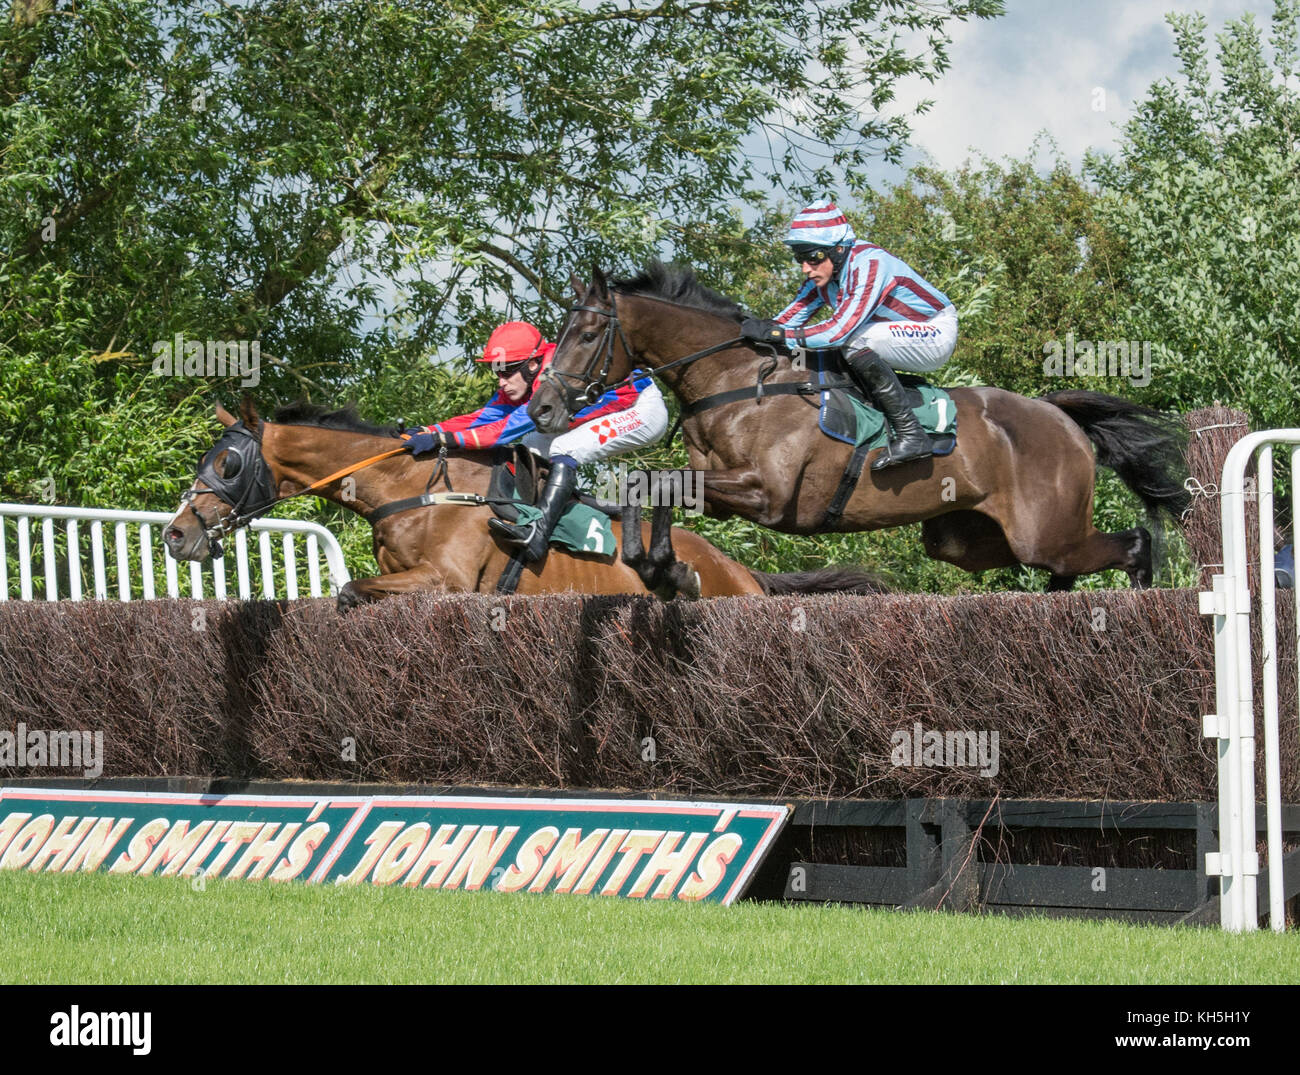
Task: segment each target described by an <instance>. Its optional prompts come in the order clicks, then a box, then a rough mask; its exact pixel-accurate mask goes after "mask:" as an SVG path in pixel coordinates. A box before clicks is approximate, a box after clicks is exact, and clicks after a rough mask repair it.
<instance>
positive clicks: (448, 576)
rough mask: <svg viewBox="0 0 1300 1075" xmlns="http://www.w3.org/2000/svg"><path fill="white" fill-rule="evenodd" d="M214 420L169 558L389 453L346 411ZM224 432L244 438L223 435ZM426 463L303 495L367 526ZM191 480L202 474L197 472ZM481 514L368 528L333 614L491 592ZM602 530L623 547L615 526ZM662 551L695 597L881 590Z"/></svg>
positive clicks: (208, 551) (556, 588)
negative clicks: (680, 569) (369, 561)
mask: <svg viewBox="0 0 1300 1075" xmlns="http://www.w3.org/2000/svg"><path fill="white" fill-rule="evenodd" d="M216 413H217V417H218V419H220V421H221V423H222V425H224V426H225V427H226V429H227V435H226V439H227V440H228V443H229V445H230V446H229V447H227V448H224V449H223V450H222V451H220V452H218V453H216V454H215V456H212V457H211V458H210V459H209V457H208V456H205V459H206V460H208V462H209V463H210V467H211V469H209V470H207V471H206V474H207V478H206V480H204V481H202V482H196V483H195V485H194V487H193V489H191V490H190V492H188V493H186V494H185V496H186V502H185V503H184V504H182V506H181V509H180V510H179V511H178V512H177V513H176V516H175V517H174V518H173V519H172V521H171V522H170V523H169V524H168V526H167V527H166V528H165V530H164V532H163V541H164V543H165V544H166V546H167V548H168V550H169V551H170V553H171V555H172V556H173V557H174V558H175V559H177V560H206V559H208V558H209V557H210V556H212V555H216V554H217V553H216V551H215V549H214V544H215V543H216V541H217V540H218V539H219V537H220V536H221V535H222V534H224V533H225V532H228V531H229V530H232V529H235V528H236V527H237V526H239V525H242V524H243V523H244V522H247V521H248V520H249V519H250V518H252V517H253V516H255V515H258V514H261V513H262V511H264V510H266V508H267V507H269V506H271V505H273V504H274V503H275V502H277V501H278V500H280V499H283V498H285V497H289V496H293V495H294V494H296V493H300V492H302V491H303V490H305V489H307V488H308V487H309V486H311V485H313V484H314V483H316V482H318V481H320V480H322V479H324V478H327V477H329V476H330V475H332V474H334V473H335V472H336V471H338V470H339V469H340V468H342V467H345V466H347V465H348V464H352V463H356V462H359V461H361V460H364V459H367V458H370V457H372V456H376V455H381V454H383V453H385V452H391V451H392V449H393V448H394V447H395V446H398V445H400V442H399V441H397V440H396V437H397V435H398V430H397V429H396V428H386V427H381V426H374V425H370V424H369V423H367V422H364V421H362V420H361V419H360V418H358V417H357V416H356V414H355V413H354V412H353V411H352V410H351V409H350V408H348V409H344V410H342V411H333V412H327V411H326V410H325V409H324V408H320V407H311V406H308V405H303V404H297V405H295V406H292V407H288V408H282V409H280V410H279V411H277V412H276V416H275V421H270V422H267V421H262V420H261V419H260V418H259V417H258V415H257V411H256V409H255V408H254V407H253V405H252V403H251V402H249V401H247V400H245V402H244V404H243V407H242V408H241V415H240V418H239V419H237V418H235V416H234V415H232V414H230V413H229V412H228V411H226V410H225V408H223V407H221V406H220V405H218V407H217V412H216ZM232 428H233V429H234V430H236V431H238V430H245V431H247V432H246V433H240V434H239V436H236V437H232V436H231V433H232ZM219 443H220V442H219ZM209 455H211V453H209ZM492 463H493V458H492V453H490V452H481V451H480V452H471V451H465V452H449V453H448V454H447V456H446V470H445V473H444V474H441V475H439V477H438V479H437V481H436V482H435V483H434V488H435V491H436V490H437V489H442V490H444V491H445V490H446V489H447V488H448V486H450V488H451V489H453V490H455V491H456V492H458V493H476V494H478V495H480V496H486V495H487V493H488V481H489V478H490V475H491V471H492ZM436 465H438V464H437V461H436V459H434V458H432V457H431V458H429V459H415V458H413V457H412V456H410V455H408V454H406V453H405V452H400V453H399V454H396V455H393V456H391V458H387V459H384V460H382V461H380V462H377V463H375V464H373V465H371V466H367V467H365V468H363V469H361V470H357V471H356V472H355V474H352V475H349V476H347V477H344V478H341V479H339V480H336V481H332V482H330V483H329V484H327V485H324V486H322V487H321V488H319V489H317V490H314V492H315V494H316V495H318V496H322V497H324V498H325V499H327V500H331V501H333V502H334V503H336V504H341V505H343V506H344V507H346V508H349V509H351V510H352V511H355V512H357V513H359V514H360V515H362V516H363V517H367V518H368V517H370V516H371V515H372V514H374V513H375V512H376V511H377V510H378V509H379V508H380V507H382V506H383V505H386V504H391V503H394V502H395V501H399V500H402V499H405V498H407V497H414V496H419V495H421V494H422V493H425V492H426V491H427V490H428V488H429V486H430V478H431V477H432V476H433V474H434V468H435V466H436ZM200 472H201V473H204V472H205V471H204V468H203V467H202V466H201V467H200ZM490 514H491V508H490V507H488V506H473V505H470V506H466V505H461V504H446V503H444V504H436V505H434V506H430V507H421V508H415V509H412V510H409V511H400V512H397V513H396V514H391V515H388V516H387V517H385V518H382V519H380V520H378V521H377V522H376V523H375V524H374V551H375V559H376V561H377V562H378V564H379V568H380V571H381V572H382V574H380V575H378V576H376V577H374V578H368V579H354V580H353V581H351V582H349V583H348V584H347V585H346V586H344V587H343V589H342V591H341V592H340V593H339V598H338V601H339V607H340V608H341V609H342V608H348V607H351V606H353V605H357V604H361V603H363V602H367V601H376V600H379V599H381V598H383V597H387V596H389V595H391V594H398V593H411V592H413V591H418V590H435V591H458V592H470V593H472V592H491V591H492V590H493V588H494V587H495V585H496V582H497V579H498V578H499V577H500V575H501V572H502V571H503V570H504V569H505V567H506V565H507V563H508V562H509V559H510V557H509V554H508V552H507V551H506V549H505V548H504V547H503V546H501V545H499V544H498V542H497V539H496V538H495V536H494V535H493V534H492V533H491V531H490V530H489V529H488V526H487V519H488V517H489V515H490ZM638 515H639V509H638ZM613 528H614V532H615V536H616V538H618V539H619V546H620V548H624V543H623V541H622V531H623V528H622V526H621V524H620V522H619V521H618V520H614V521H613ZM641 537H642V541H643V542H644V541H645V540H647V538H650V537H651V536H650V534H649V524H648V523H647V524H645V529H644V530H643V532H642V534H641ZM651 551H652V552H653V551H654V543H653V541H652V544H651ZM674 552H675V553H676V556H677V557H678V558H679V560H680V562H682V563H685V564H687V565H689V567H690V568H692V569H693V570H694V572H695V573H696V574H697V575H698V580H699V581H698V595H699V596H702V597H722V596H732V595H740V594H767V593H817V592H830V591H837V592H869V591H874V590H878V589H880V588H881V587H880V586H879V584H878V583H877V582H876V581H875V580H874V579H873V578H872V577H871V576H870V575H868V574H866V573H864V572H860V571H856V570H853V569H828V570H826V571H822V572H808V573H802V574H791V575H767V574H764V573H763V572H753V571H750V570H749V569H748V568H746V567H744V566H742V565H741V564H738V563H736V562H735V561H734V560H731V559H729V558H728V557H726V556H724V555H723V554H722V553H721V552H720V551H719V550H718V549H716V548H715V547H714V546H713V545H711V544H710V543H709V542H708V541H706V540H705V539H704V538H702V537H700V536H699V535H698V534H695V533H692V532H691V531H689V530H684V529H678V528H673V530H672V533H671V543H670V544H669V545H668V554H669V556H671V555H672V554H673V553H674ZM643 574H646V573H645V572H644V571H638V570H637V568H636V567H635V566H629V564H627V563H625V562H623V560H621V559H618V558H615V557H609V556H599V555H597V554H594V553H575V552H567V551H565V550H562V549H552V550H551V552H550V553H549V554H548V555H547V556H546V557H545V558H543V559H542V560H540V561H537V562H535V563H532V564H529V565H528V566H527V567H526V568H525V570H524V572H523V575H522V578H521V579H520V582H519V587H518V590H517V592H518V593H520V594H543V593H561V592H566V591H575V592H578V593H587V594H624V593H631V594H645V593H647V592H650V591H649V590H648V589H647V585H646V582H645V580H644V579H643Z"/></svg>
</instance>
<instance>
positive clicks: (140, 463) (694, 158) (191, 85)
mask: <svg viewBox="0 0 1300 1075" xmlns="http://www.w3.org/2000/svg"><path fill="white" fill-rule="evenodd" d="M999 11H1000V3H999V2H998V0H942V2H939V3H919V2H917V3H912V2H907V3H902V2H894V3H888V4H885V5H877V4H872V3H868V2H867V0H828V2H812V0H762V2H756V0H658V2H646V0H601V2H599V3H594V4H593V3H590V2H578V0H248V2H246V3H240V4H235V3H228V2H224V0H190V2H188V3H185V4H176V3H174V2H172V0H79V2H77V3H71V2H68V0H64V2H59V0H12V9H11V14H12V16H13V17H12V18H11V19H9V20H7V21H5V22H4V23H3V25H0V105H3V110H2V111H0V130H2V133H3V138H4V144H5V146H6V150H5V154H4V157H3V159H2V162H0V248H2V249H3V251H4V267H3V270H0V276H3V283H4V290H5V297H6V298H5V302H4V304H3V306H2V307H0V455H2V456H3V463H0V497H3V498H18V499H27V498H30V497H32V496H33V495H35V492H36V489H37V488H42V489H48V488H49V487H50V485H49V483H50V482H51V481H52V484H53V489H54V491H55V496H56V497H57V499H59V500H62V501H65V502H80V503H106V504H119V505H123V506H132V507H165V506H170V505H171V504H172V503H174V500H175V495H176V492H177V487H178V486H179V485H180V484H181V483H182V480H183V479H185V478H187V477H188V474H189V473H192V465H193V458H194V456H193V453H194V451H195V450H196V449H198V448H200V447H203V446H205V445H206V443H207V442H208V440H209V426H210V422H211V419H210V407H211V400H212V396H213V394H214V393H218V392H220V393H224V394H225V395H226V396H227V397H229V396H230V395H232V394H236V393H238V391H239V389H240V387H241V385H244V386H247V387H254V388H255V390H256V391H257V392H258V393H259V394H260V395H261V396H262V397H263V399H264V400H265V399H266V397H268V396H269V397H271V398H276V397H278V398H285V397H287V396H293V395H298V394H306V395H308V396H310V397H313V398H315V399H317V400H318V401H327V400H330V399H339V400H341V399H342V398H343V397H345V396H348V395H352V396H356V397H358V398H359V400H360V401H361V403H362V405H363V408H365V409H366V410H367V411H368V412H369V413H370V414H371V415H372V416H373V417H376V418H383V417H388V416H392V417H396V416H397V415H398V414H405V415H406V416H407V417H409V418H412V419H414V418H417V417H420V418H435V417H439V416H441V415H443V414H446V413H448V412H450V411H453V410H455V409H457V408H458V407H459V406H462V405H463V404H462V401H463V400H464V398H465V397H466V396H467V395H470V394H472V393H475V392H477V391H479V390H480V388H481V386H480V385H479V384H478V382H473V381H471V382H469V388H468V390H467V388H466V385H465V384H463V383H460V382H456V381H454V380H452V379H450V378H448V377H447V376H446V375H445V373H440V372H439V370H438V368H437V367H436V366H434V365H431V364H430V359H431V358H432V357H435V356H437V355H439V354H443V355H445V353H446V351H447V350H448V349H452V348H464V349H466V350H477V349H478V348H479V347H481V345H482V343H483V341H484V340H485V338H486V335H487V333H488V332H489V331H490V329H491V328H492V327H493V326H494V325H495V324H496V323H497V322H498V321H500V320H502V319H504V318H505V317H507V316H513V317H519V316H523V317H529V318H532V319H534V320H537V321H538V322H539V323H541V324H542V325H543V326H545V327H547V328H551V329H553V328H555V327H556V325H557V323H558V321H559V320H560V318H561V317H562V312H563V304H564V303H565V302H567V285H566V283H565V281H566V280H567V277H568V274H569V272H570V271H572V270H574V269H575V268H579V267H581V266H583V265H585V264H589V263H590V261H591V260H593V259H595V258H599V259H601V260H603V261H605V262H606V263H610V262H613V263H622V264H628V263H632V262H635V261H636V260H639V259H640V258H642V257H644V256H646V255H647V254H649V253H651V252H655V251H658V252H664V253H669V254H676V255H678V256H683V257H688V258H693V259H697V260H713V261H716V262H717V263H719V264H726V263H727V260H728V258H729V259H731V263H732V264H739V263H743V262H744V261H745V260H746V257H747V256H748V252H749V250H750V248H749V247H748V245H747V241H746V239H745V234H744V228H743V226H742V224H741V222H740V218H739V210H738V207H739V206H742V205H744V204H746V203H753V204H759V203H761V202H762V200H763V197H764V190H765V188H766V186H767V185H768V184H769V183H772V182H776V183H778V184H779V185H780V186H781V188H782V189H785V190H789V191H792V192H806V191H807V190H809V189H810V188H811V187H812V186H815V185H819V184H824V183H826V182H829V181H831V180H832V179H833V178H834V177H836V176H841V175H843V174H844V173H845V172H846V171H847V170H849V169H852V168H854V167H856V166H858V165H860V164H861V163H862V162H863V161H864V160H865V159H866V158H867V157H868V156H869V155H872V154H883V155H884V156H886V157H892V156H895V155H896V154H897V152H898V151H899V148H900V146H901V144H902V141H903V139H904V137H905V135H906V130H907V124H906V116H905V115H902V114H896V113H891V112H890V111H888V108H889V104H890V101H891V99H892V95H893V89H894V87H895V86H896V85H897V83H898V81H899V79H901V78H904V77H906V76H919V77H922V78H927V79H931V80H932V79H934V78H935V77H937V75H938V74H939V73H941V72H942V71H943V70H944V69H945V68H946V67H947V64H948V59H947V55H946V52H945V49H944V46H945V44H946V41H947V39H948V38H947V32H948V28H949V26H950V25H951V22H952V20H954V19H966V18H971V17H988V16H990V15H993V14H996V13H998V12H999ZM755 139H766V140H767V142H768V144H769V145H771V146H772V147H773V150H772V155H771V158H770V159H768V160H766V161H765V163H764V165H763V166H761V167H760V166H759V165H756V164H751V163H750V160H749V155H748V151H749V149H750V148H752V146H753V145H754V144H756V143H755ZM386 288H392V289H394V292H395V294H394V295H389V294H385V289H386ZM177 333H180V334H181V335H182V341H190V342H199V343H204V344H206V342H207V341H214V342H215V343H217V344H218V345H224V343H227V342H231V341H242V342H243V343H245V344H249V343H253V342H255V343H256V344H258V347H259V351H260V359H261V365H260V369H259V370H258V371H257V376H256V378H255V380H256V382H257V383H256V384H255V385H249V384H248V383H247V382H249V381H250V380H254V378H250V377H247V376H242V375H235V376H232V375H230V373H229V371H226V375H225V376H221V375H220V373H219V372H215V373H214V372H213V370H212V369H207V370H205V375H204V376H192V375H190V374H186V373H183V372H182V374H181V375H177V374H176V373H175V370H174V369H173V370H172V372H171V374H170V375H168V376H154V375H153V374H154V373H155V372H158V368H157V360H158V359H159V358H160V357H161V352H160V351H159V348H161V347H164V346H165V345H166V344H168V343H169V342H170V341H173V340H174V339H175V337H176V334H177ZM206 354H207V355H210V354H211V348H208V349H207V352H206ZM293 510H295V511H306V510H308V509H307V507H306V506H296V507H295V508H294V509H293Z"/></svg>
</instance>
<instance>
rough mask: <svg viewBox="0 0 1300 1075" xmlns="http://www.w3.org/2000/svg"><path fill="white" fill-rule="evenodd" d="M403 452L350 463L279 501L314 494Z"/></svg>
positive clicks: (403, 449)
mask: <svg viewBox="0 0 1300 1075" xmlns="http://www.w3.org/2000/svg"><path fill="white" fill-rule="evenodd" d="M401 437H402V439H403V440H410V437H409V436H408V435H407V434H405V433H403V434H401ZM404 451H406V449H405V448H391V449H389V450H388V451H386V452H380V453H379V454H378V455H372V456H371V457H370V458H369V459H363V460H361V462H360V463H352V464H350V465H349V466H346V467H344V468H343V469H342V470H336V471H335V472H334V473H333V474H331V475H329V476H328V477H325V478H321V479H320V480H318V481H314V482H312V483H311V484H310V485H309V486H307V488H306V489H301V490H299V491H298V492H296V493H290V494H289V495H288V496H286V497H281V498H280V499H281V500H290V499H292V498H293V497H295V496H306V495H307V494H308V493H311V492H314V491H315V490H317V489H323V488H324V487H325V486H327V485H329V484H330V482H336V481H338V480H339V479H340V478H346V477H347V476H348V475H349V474H355V473H356V472H357V471H358V470H364V469H365V468H366V467H368V466H372V465H373V464H375V463H379V462H382V461H383V460H385V459H391V458H392V457H393V456H395V455H401V454H402V453H403V452H404ZM277 503H279V501H277Z"/></svg>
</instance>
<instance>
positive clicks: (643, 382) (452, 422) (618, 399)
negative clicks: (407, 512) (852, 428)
mask: <svg viewBox="0 0 1300 1075" xmlns="http://www.w3.org/2000/svg"><path fill="white" fill-rule="evenodd" d="M554 354H555V344H553V343H548V342H547V341H546V340H545V339H544V338H543V337H542V333H541V331H540V330H539V329H538V328H537V327H536V326H534V325H530V324H529V323H528V322H527V321H507V322H506V323H505V324H504V325H501V326H499V327H498V328H497V329H496V330H494V331H493V333H492V335H491V336H490V337H489V338H488V342H487V347H485V348H484V350H483V355H482V357H481V358H479V359H478V360H477V361H479V362H489V363H491V364H492V370H493V372H494V373H495V374H496V375H497V391H496V394H495V395H493V396H492V398H491V399H490V400H488V401H487V403H486V404H485V405H484V406H482V407H480V408H479V409H478V410H476V411H473V412H471V413H470V414H463V415H460V416H459V417H457V418H449V419H447V420H446V421H445V422H438V423H436V424H435V425H431V426H421V427H419V428H418V429H412V430H408V431H407V432H408V433H410V434H411V436H410V439H409V440H408V441H407V442H406V448H407V450H408V451H410V452H411V453H412V454H413V455H419V454H421V453H422V452H428V451H433V450H435V449H437V448H489V447H491V446H492V445H495V444H511V443H513V442H515V441H518V440H522V441H523V442H524V444H526V445H527V446H528V447H529V448H531V449H532V450H533V451H534V452H536V453H537V454H538V455H544V456H548V457H549V458H550V460H551V473H550V476H549V477H548V478H547V481H546V488H545V489H544V490H543V491H542V496H541V499H540V501H539V502H538V505H537V506H538V508H540V509H541V512H542V517H541V519H539V520H538V521H537V522H535V523H529V524H526V525H523V526H518V525H514V524H511V523H507V522H505V521H504V520H501V519H489V520H488V526H490V527H491V528H492V529H493V530H494V531H495V532H496V533H497V534H499V535H500V536H501V537H502V538H503V539H504V540H505V541H506V543H507V544H510V545H514V546H516V547H518V548H521V549H522V550H524V553H525V558H526V559H528V560H539V559H541V558H542V557H543V556H545V555H546V544H547V542H548V541H549V540H550V536H551V532H552V531H553V530H554V529H555V524H556V523H557V522H559V519H560V516H561V515H563V514H564V510H565V508H566V507H568V504H569V500H570V498H571V497H572V495H573V491H574V489H575V488H576V486H577V478H578V465H579V464H580V463H594V462H597V461H599V460H602V459H608V458H609V457H610V456H613V455H619V454H621V453H623V452H626V451H630V450H632V449H634V448H641V447H644V446H645V445H647V444H653V443H655V441H657V440H659V439H660V438H662V437H663V435H664V433H665V432H666V431H667V429H668V408H667V407H666V406H665V405H664V399H663V396H662V395H661V394H660V392H659V388H658V386H657V385H655V383H654V380H653V379H652V378H650V377H649V376H646V377H644V378H642V379H640V380H637V381H635V382H633V383H632V384H625V385H621V386H619V387H618V388H611V389H610V390H609V391H608V392H606V393H605V394H604V395H603V396H601V397H600V399H598V400H596V402H595V403H593V404H591V406H589V407H584V408H583V409H582V410H580V411H579V412H578V413H577V414H575V415H574V416H573V418H572V419H570V421H569V430H568V432H566V433H561V434H560V435H559V436H556V437H550V436H547V435H546V434H543V433H539V432H538V431H537V427H536V426H535V425H534V424H533V420H532V419H531V418H529V417H528V402H529V400H531V399H532V397H533V390H534V389H535V388H536V386H537V380H538V378H539V377H540V376H541V372H542V370H544V369H545V368H546V367H547V366H548V365H550V362H551V358H552V357H553V356H554Z"/></svg>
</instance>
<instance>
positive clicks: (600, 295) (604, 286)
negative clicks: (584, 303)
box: [591, 265, 609, 302]
mask: <svg viewBox="0 0 1300 1075" xmlns="http://www.w3.org/2000/svg"><path fill="white" fill-rule="evenodd" d="M591 287H592V290H594V291H595V292H596V298H597V299H599V300H601V301H602V302H603V301H604V300H606V299H608V298H609V281H608V280H606V279H605V274H604V273H603V272H601V271H600V266H599V265H593V266H592V267H591Z"/></svg>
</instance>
